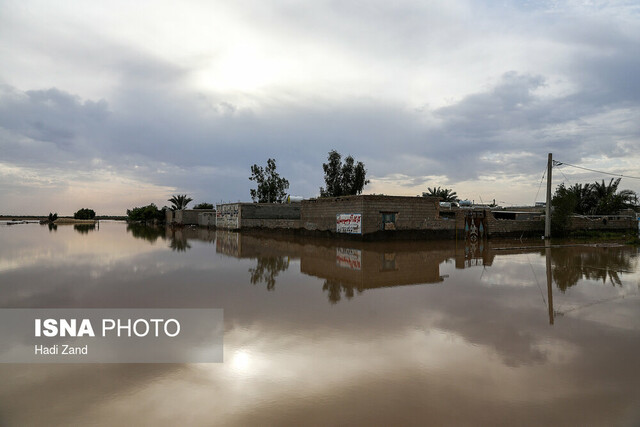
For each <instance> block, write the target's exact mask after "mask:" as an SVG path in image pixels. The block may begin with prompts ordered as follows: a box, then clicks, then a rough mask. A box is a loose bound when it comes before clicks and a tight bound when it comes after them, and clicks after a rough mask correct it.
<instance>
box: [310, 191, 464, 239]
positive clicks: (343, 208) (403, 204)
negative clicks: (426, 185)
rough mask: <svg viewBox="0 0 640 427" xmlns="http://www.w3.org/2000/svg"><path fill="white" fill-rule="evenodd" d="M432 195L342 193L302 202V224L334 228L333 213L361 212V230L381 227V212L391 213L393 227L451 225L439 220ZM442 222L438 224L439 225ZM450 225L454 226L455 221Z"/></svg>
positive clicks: (437, 206)
mask: <svg viewBox="0 0 640 427" xmlns="http://www.w3.org/2000/svg"><path fill="white" fill-rule="evenodd" d="M438 200H439V199H438V198H435V197H402V196H375V195H361V196H346V197H328V198H321V199H314V200H303V201H302V215H301V220H302V227H304V228H306V229H308V230H320V231H331V232H335V231H336V215H337V214H351V213H356V214H358V213H359V214H362V233H363V234H367V233H374V232H376V231H380V230H383V224H382V214H383V212H386V213H395V230H425V229H429V225H430V224H431V225H433V224H436V226H437V227H442V229H449V228H451V227H452V226H451V225H450V224H449V222H448V221H447V220H440V219H439V209H440V206H439V203H438ZM440 221H442V224H440ZM451 222H452V223H453V228H455V223H454V222H453V221H451Z"/></svg>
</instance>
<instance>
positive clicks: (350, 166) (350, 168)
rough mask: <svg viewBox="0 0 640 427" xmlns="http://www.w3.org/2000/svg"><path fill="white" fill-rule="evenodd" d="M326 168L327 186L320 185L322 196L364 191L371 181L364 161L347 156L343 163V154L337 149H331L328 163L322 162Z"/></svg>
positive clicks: (325, 178) (344, 194)
mask: <svg viewBox="0 0 640 427" xmlns="http://www.w3.org/2000/svg"><path fill="white" fill-rule="evenodd" d="M322 169H323V170H324V182H325V187H324V188H322V187H320V196H321V197H339V196H351V195H355V194H360V193H362V190H363V188H364V186H365V185H367V184H368V183H369V180H367V179H366V177H367V170H366V169H365V167H364V163H362V162H358V163H356V161H355V160H354V158H353V157H352V156H347V157H346V158H345V159H344V164H343V163H342V155H341V154H340V153H338V152H337V151H336V150H331V151H330V152H329V156H328V157H327V163H323V164H322Z"/></svg>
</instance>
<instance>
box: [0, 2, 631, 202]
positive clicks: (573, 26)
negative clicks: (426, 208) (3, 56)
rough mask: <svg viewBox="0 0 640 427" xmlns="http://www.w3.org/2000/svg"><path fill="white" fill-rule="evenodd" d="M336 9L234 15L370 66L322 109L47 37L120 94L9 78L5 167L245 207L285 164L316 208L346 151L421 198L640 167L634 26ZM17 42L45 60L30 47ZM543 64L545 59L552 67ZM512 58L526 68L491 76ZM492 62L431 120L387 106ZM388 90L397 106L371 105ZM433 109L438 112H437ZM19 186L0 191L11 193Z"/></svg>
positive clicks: (591, 13) (2, 123)
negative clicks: (254, 181) (439, 182)
mask: <svg viewBox="0 0 640 427" xmlns="http://www.w3.org/2000/svg"><path fill="white" fill-rule="evenodd" d="M249 6H250V7H249ZM335 6H336V5H335V4H334V3H332V2H327V3H316V4H314V5H313V6H312V7H307V6H305V7H304V8H300V7H298V6H296V5H293V4H289V5H280V6H279V7H277V8H272V7H270V6H269V7H266V6H264V5H262V4H258V3H256V2H248V3H247V7H246V8H242V10H241V11H236V14H237V16H240V17H241V20H242V22H243V23H244V24H247V25H250V26H251V28H253V29H254V30H255V31H257V32H259V33H261V34H264V35H265V36H267V35H268V36H269V37H271V38H272V39H274V40H292V41H291V44H290V45H287V46H288V47H290V48H291V49H293V50H292V51H291V52H292V55H293V54H295V52H298V51H300V52H304V51H305V50H306V49H307V48H311V47H314V46H320V47H321V48H322V49H324V50H327V51H330V52H335V53H336V58H354V61H355V62H354V63H355V64H358V63H359V62H358V61H359V60H362V62H361V64H362V66H363V67H365V66H366V67H367V68H363V69H362V70H361V73H362V78H363V81H364V82H365V83H363V84H364V88H365V89H366V88H367V85H370V89H371V91H370V93H366V90H365V89H363V88H362V87H361V88H359V89H358V90H356V91H355V92H353V91H351V88H349V87H347V86H346V84H345V83H344V82H340V81H338V82H336V86H335V87H332V88H331V91H332V93H328V94H327V96H326V97H319V96H314V95H311V94H310V93H309V92H303V91H302V90H296V87H295V86H292V87H287V86H286V85H284V86H274V87H272V88H270V89H269V90H265V91H257V92H255V93H252V92H240V91H236V92H234V91H226V92H222V91H220V90H217V91H216V90H213V89H210V88H209V89H207V90H205V89H203V88H198V87H196V86H197V85H194V84H193V80H192V77H193V72H194V65H193V63H191V62H189V61H187V60H185V61H184V62H180V61H176V60H173V61H171V60H168V59H166V56H165V57H161V56H160V55H158V54H151V53H150V52H142V51H140V49H138V48H134V47H133V45H127V44H126V43H123V42H122V40H119V41H117V42H116V41H115V38H109V37H107V36H106V35H105V34H98V33H96V32H92V31H91V30H87V33H86V37H85V38H84V39H83V40H80V41H78V42H77V43H75V44H74V43H72V40H71V39H70V37H71V35H73V34H74V33H73V31H72V32H71V33H70V34H71V35H69V34H66V35H64V36H59V37H57V38H56V37H51V39H50V40H48V41H47V48H48V49H49V50H48V51H47V55H48V56H49V57H50V58H53V57H55V58H60V61H61V63H65V64H67V65H68V66H70V67H71V66H74V64H75V66H76V67H78V73H79V76H78V78H79V79H81V80H83V81H86V80H90V78H89V77H88V76H92V73H95V79H96V84H103V83H104V84H106V83H105V82H106V81H108V82H110V83H109V84H110V87H111V90H110V91H108V93H107V94H106V95H105V96H103V97H95V98H91V97H89V98H87V97H86V96H84V97H83V94H82V93H80V92H78V93H77V92H75V91H74V89H72V88H71V87H55V86H53V87H52V86H45V87H44V88H28V89H29V90H22V89H18V88H16V87H12V86H11V80H12V79H11V77H12V76H11V75H8V76H7V75H3V77H2V78H3V79H4V80H5V81H6V82H8V84H5V85H4V86H2V88H0V149H1V150H2V163H4V164H5V165H9V166H15V167H22V168H29V169H30V170H31V171H32V172H34V173H36V174H37V173H38V171H41V173H42V175H43V176H44V175H46V174H47V173H51V171H61V174H60V178H59V179H60V181H64V179H65V178H64V177H63V175H65V173H76V172H78V173H85V174H91V173H92V172H93V171H97V170H109V171H112V172H113V173H116V174H121V175H122V176H125V177H128V178H130V179H133V180H137V181H142V182H145V183H150V184H155V185H159V186H166V187H172V188H175V189H176V191H179V192H189V193H192V194H193V195H194V196H195V197H196V199H198V200H201V199H202V200H213V201H216V200H217V201H219V200H238V199H240V200H246V199H248V194H249V191H248V190H249V187H250V182H249V180H248V179H247V178H248V175H249V168H250V166H251V165H252V164H254V163H259V164H264V163H265V162H266V159H267V158H269V157H273V158H276V159H277V161H278V169H279V170H280V171H281V173H282V174H283V175H284V176H285V177H287V178H288V179H289V181H290V182H291V191H292V192H293V193H295V194H299V195H303V196H314V195H316V194H317V192H318V187H320V186H321V185H322V184H323V182H322V168H321V164H322V162H323V161H324V160H325V159H326V154H327V152H328V151H329V150H331V149H334V148H335V149H337V150H339V151H340V152H342V153H343V154H344V155H347V154H352V155H354V156H355V157H356V158H357V159H358V160H363V161H364V162H365V164H366V165H367V168H368V171H369V174H370V176H371V177H374V178H385V177H386V178H389V177H393V176H394V175H398V174H401V175H403V179H404V180H405V181H406V182H408V183H410V184H413V185H416V184H423V183H424V184H425V185H426V184H428V183H429V179H428V178H425V177H427V176H443V177H444V179H445V180H446V181H447V185H452V186H453V185H455V184H456V183H457V182H461V181H463V180H474V179H477V178H478V177H479V176H493V177H495V178H496V179H497V180H498V183H505V184H506V183H507V182H508V181H509V180H511V179H512V178H513V177H522V178H525V179H527V178H531V177H532V176H534V175H535V176H537V175H539V173H540V171H541V170H542V168H543V167H544V164H545V161H546V153H548V152H553V153H554V155H555V156H556V157H557V158H559V159H561V160H564V161H566V162H570V163H581V161H583V160H584V159H586V158H594V157H605V156H606V157H615V158H619V159H622V158H633V157H634V156H636V155H637V154H636V153H637V152H638V151H639V149H640V138H639V136H640V126H639V125H638V124H637V123H640V120H638V115H639V114H640V105H639V101H640V99H638V96H639V95H638V94H640V77H639V76H640V72H639V71H640V60H639V59H638V55H635V54H634V52H637V51H638V50H639V49H640V43H639V42H638V38H637V37H636V36H637V33H638V31H637V30H636V29H634V26H633V25H629V23H631V24H633V22H634V19H636V18H637V17H634V16H633V15H628V14H626V15H625V14H623V13H622V12H621V11H623V10H624V9H620V10H618V9H614V8H611V10H612V11H611V12H610V13H604V12H602V11H599V10H593V9H585V10H583V9H581V8H579V7H577V6H568V7H564V8H559V7H555V6H554V4H553V3H552V2H551V3H545V4H539V3H536V4H529V5H522V4H520V3H517V2H516V3H509V2H507V3H505V4H501V5H500V6H497V5H493V3H491V4H481V3H478V4H474V5H469V4H466V3H464V2H462V3H452V4H451V5H447V6H438V7H435V8H434V7H431V6H429V7H427V6H423V5H418V4H416V3H412V2H402V3H399V4H389V3H388V2H387V3H384V2H375V3H371V4H367V5H366V6H365V5H354V4H349V5H340V6H339V7H337V8H336V7H335ZM556 6H557V5H556ZM355 15H357V16H358V17H359V19H358V20H357V22H356V21H354V19H353V16H355ZM569 16H571V20H567V18H568V17H569ZM14 24H15V23H14ZM450 24H451V25H450ZM489 24H491V25H489ZM11 28H12V29H13V30H12V31H14V32H15V31H18V30H17V28H18V27H16V25H13V26H12V27H11ZM586 28H588V30H587V29H586ZM76 30H77V29H76ZM503 33H504V34H503ZM477 37H481V38H480V39H478V38H477ZM10 40H14V42H15V43H16V45H18V42H19V43H20V44H19V45H20V46H21V47H22V46H30V49H31V50H30V52H31V51H37V49H36V47H34V45H32V44H29V40H31V39H29V38H25V37H23V38H19V37H18V38H16V39H10ZM25 40H26V41H25ZM519 42H522V43H521V44H519ZM540 46H543V47H548V48H549V49H550V54H549V59H548V60H547V59H546V58H545V57H544V49H543V48H541V47H540ZM285 47H286V46H283V49H284V48H285ZM554 49H555V50H554ZM470 50H473V51H474V52H471V53H470ZM541 52H542V53H541ZM558 52H562V53H564V54H565V55H564V56H560V55H559V54H558ZM500 53H502V54H503V55H504V56H505V57H507V58H512V57H513V58H519V56H518V55H521V54H522V53H524V54H525V55H530V56H531V59H530V60H529V61H528V62H520V60H515V59H514V60H513V61H511V60H509V59H505V60H504V61H502V62H497V63H496V62H495V60H493V61H492V60H491V58H495V56H496V55H498V54H500ZM484 55H486V56H487V65H486V66H487V70H488V71H486V73H487V75H489V76H490V79H489V80H486V83H485V84H484V85H478V84H474V85H472V86H473V89H471V90H466V91H463V94H462V95H460V96H457V97H455V98H452V99H451V100H450V101H449V102H448V103H447V105H446V106H441V105H442V103H441V102H438V99H437V98H435V97H434V99H429V95H426V96H424V99H423V100H422V102H417V103H415V105H423V107H420V108H416V107H415V106H414V105H413V101H411V102H409V101H407V102H403V101H402V100H401V99H400V100H399V99H398V98H394V97H393V96H391V97H389V96H388V94H389V93H393V90H394V89H393V88H394V87H395V86H397V85H400V86H401V85H406V87H411V86H412V83H411V82H412V81H413V80H411V79H418V80H416V81H419V73H420V72H422V71H424V70H428V67H425V66H424V64H433V66H434V67H437V68H438V69H439V70H440V68H439V67H442V68H441V70H454V68H455V67H456V66H457V64H460V65H461V66H463V67H464V66H465V65H468V66H469V71H468V74H467V76H468V78H469V79H470V80H474V81H477V76H475V75H473V73H474V71H472V70H481V68H478V67H483V66H484V59H483V56H484ZM434 58H435V59H434ZM338 60H339V59H337V61H338ZM437 61H442V63H441V64H440V63H438V62H437ZM69 64H71V65H69ZM373 64H379V65H378V66H374V67H372V68H371V67H369V66H371V65H373ZM330 65H331V64H328V65H327V72H332V71H333V68H334V67H333V66H330ZM334 65H335V66H339V65H340V64H339V63H336V64H334ZM377 67H379V68H377ZM489 67H490V68H491V70H489ZM196 68H197V67H196ZM454 71H456V72H458V70H454ZM385 73H388V74H385ZM461 75H464V74H461ZM406 78H409V80H410V82H408V83H407V82H405V81H403V79H406ZM367 79H372V80H370V82H369V83H366V82H367V81H368V80H367ZM311 81H312V82H313V81H314V80H311ZM317 81H318V84H321V83H322V84H325V82H321V81H319V80H317ZM381 81H383V82H384V83H385V84H384V85H383V86H380V82H381ZM329 82H330V83H331V82H332V81H331V80H329ZM450 83H451V85H452V86H451V87H454V86H455V85H456V82H455V81H453V80H452V81H451V82H450ZM465 83H466V82H463V81H461V82H460V84H465ZM312 84H313V83H312ZM380 87H384V88H385V90H387V88H388V90H389V92H388V93H386V94H382V93H380V94H379V93H377V92H376V90H377V89H380ZM434 89H438V88H434ZM453 92H455V90H454V91H453ZM343 93H344V94H345V95H343ZM351 93H353V94H354V96H349V95H346V94H351ZM401 93H402V91H400V92H398V94H401ZM419 93H421V94H422V93H424V91H420V92H419ZM434 101H435V104H434V105H438V107H431V106H430V105H431V104H432V103H433V102H434ZM43 179H45V178H43ZM35 181H36V183H34V184H33V186H34V188H35V186H37V185H39V184H37V180H35ZM3 182H4V184H3ZM58 184H61V183H58ZM8 186H9V184H8V183H7V181H6V179H2V178H1V177H0V192H3V191H4V192H5V193H6V191H7V189H8ZM141 202H143V200H141Z"/></svg>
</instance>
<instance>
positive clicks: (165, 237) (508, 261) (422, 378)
mask: <svg viewBox="0 0 640 427" xmlns="http://www.w3.org/2000/svg"><path fill="white" fill-rule="evenodd" d="M533 245H540V241H536V242H530V243H526V244H525V245H523V243H522V242H520V241H515V242H504V241H489V242H478V243H475V244H465V242H460V241H458V242H456V241H444V242H398V243H390V242H385V243H366V244H365V243H358V242H340V241H332V240H317V239H309V238H304V239H303V238H296V239H292V238H286V237H284V236H282V237H278V236H271V237H264V236H262V237H261V236H254V235H247V234H239V233H231V232H223V231H218V232H216V231H210V230H203V229H184V230H177V231H173V232H172V231H165V230H162V229H157V230H156V229H149V228H144V227H131V226H127V225H126V224H124V223H120V222H101V223H100V226H99V227H95V228H77V227H73V226H58V227H56V228H49V227H47V226H45V225H39V224H21V225H14V226H1V227H0V307H2V308H18V307H20V308H29V307H34V308H35V307H59V308H66V307H73V308H91V307H117V308H125V307H128V308H130V307H140V308H153V307H177V308H203V307H211V308H222V309H224V318H225V336H224V359H225V360H224V362H223V363H213V364H155V365H154V364H66V365H47V364H41V365H37V364H32V365H27V364H11V365H10V364H0V425H3V426H4V425H8V426H22V425H47V426H49V425H177V424H179V425H238V426H244V425H495V424H498V425H581V426H584V425H608V426H609V425H638V424H640V387H638V386H639V385H640V296H639V294H640V289H639V286H640V273H639V272H638V249H637V248H633V247H629V246H620V247H594V246H590V247H583V246H572V247H553V248H550V249H548V250H545V249H544V248H528V249H527V248H524V249H523V246H533ZM509 247H513V249H508V248H509ZM494 248H500V249H499V250H495V249H494ZM505 248H507V249H505Z"/></svg>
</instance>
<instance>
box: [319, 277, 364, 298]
mask: <svg viewBox="0 0 640 427" xmlns="http://www.w3.org/2000/svg"><path fill="white" fill-rule="evenodd" d="M322 290H323V291H328V292H329V295H328V296H329V302H331V304H336V303H337V302H338V301H340V300H341V299H342V293H343V292H344V296H345V297H347V299H351V298H353V295H354V292H353V291H354V290H357V291H358V293H361V292H362V289H359V288H357V287H355V286H353V285H349V284H345V283H342V282H340V281H339V280H331V279H327V280H325V281H324V284H323V285H322Z"/></svg>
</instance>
